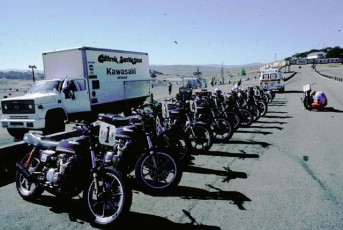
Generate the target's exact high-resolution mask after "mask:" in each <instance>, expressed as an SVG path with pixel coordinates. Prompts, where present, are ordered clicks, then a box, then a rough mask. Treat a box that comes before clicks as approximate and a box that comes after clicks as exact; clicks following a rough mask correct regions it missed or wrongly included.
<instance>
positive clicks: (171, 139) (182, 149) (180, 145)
mask: <svg viewBox="0 0 343 230" xmlns="http://www.w3.org/2000/svg"><path fill="white" fill-rule="evenodd" d="M157 146H158V149H159V150H161V151H165V152H167V153H172V154H174V156H175V157H176V159H179V160H180V161H184V160H186V159H187V158H188V157H189V155H190V148H191V146H190V142H189V140H188V137H187V136H186V134H184V133H176V132H170V131H166V132H165V133H163V134H161V135H160V136H159V137H158V139H157Z"/></svg>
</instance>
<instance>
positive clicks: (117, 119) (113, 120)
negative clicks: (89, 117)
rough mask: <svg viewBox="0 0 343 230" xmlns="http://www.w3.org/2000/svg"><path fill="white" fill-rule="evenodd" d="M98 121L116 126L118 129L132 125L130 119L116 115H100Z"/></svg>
mask: <svg viewBox="0 0 343 230" xmlns="http://www.w3.org/2000/svg"><path fill="white" fill-rule="evenodd" d="M98 120H99V121H103V122H105V123H108V124H111V125H114V126H116V127H120V126H125V125H129V124H130V117H123V116H121V115H119V114H114V113H105V114H104V113H101V114H99V115H98Z"/></svg>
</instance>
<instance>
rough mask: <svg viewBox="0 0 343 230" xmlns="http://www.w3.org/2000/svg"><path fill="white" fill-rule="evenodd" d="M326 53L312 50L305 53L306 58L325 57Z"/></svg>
mask: <svg viewBox="0 0 343 230" xmlns="http://www.w3.org/2000/svg"><path fill="white" fill-rule="evenodd" d="M325 56H326V53H324V52H314V53H310V54H308V55H307V59H320V58H325Z"/></svg>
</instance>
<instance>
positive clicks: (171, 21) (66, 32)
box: [0, 0, 343, 70]
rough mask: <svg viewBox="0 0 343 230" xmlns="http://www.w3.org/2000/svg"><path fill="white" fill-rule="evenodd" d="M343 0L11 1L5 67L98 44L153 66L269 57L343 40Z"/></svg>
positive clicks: (1, 16) (1, 38)
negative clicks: (143, 55)
mask: <svg viewBox="0 0 343 230" xmlns="http://www.w3.org/2000/svg"><path fill="white" fill-rule="evenodd" d="M342 12H343V1H342V0H308V1H306V0H128V1H123V0H121V1H117V0H97V1H94V0H92V1H89V0H82V1H81V0H54V1H52V0H4V1H3V2H2V3H1V8H0V23H1V24H0V25H1V30H0V69H12V68H15V69H28V65H36V66H37V67H38V69H40V70H43V63H42V52H44V51H51V50H55V49H63V48H72V47H77V46H91V47H98V48H110V49H119V50H131V51H140V52H147V53H149V62H150V64H165V65H173V64H184V65H203V64H222V63H224V65H242V64H250V63H256V62H259V63H268V62H272V61H274V59H275V58H276V59H278V60H279V59H284V58H286V57H289V56H291V55H293V54H294V53H297V52H304V51H308V50H310V49H321V48H325V47H332V46H341V47H342V46H343V45H342V42H343V16H342Z"/></svg>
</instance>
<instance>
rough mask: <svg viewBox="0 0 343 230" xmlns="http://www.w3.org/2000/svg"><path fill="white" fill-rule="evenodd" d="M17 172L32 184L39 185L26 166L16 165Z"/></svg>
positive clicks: (18, 163)
mask: <svg viewBox="0 0 343 230" xmlns="http://www.w3.org/2000/svg"><path fill="white" fill-rule="evenodd" d="M16 168H17V170H18V171H19V172H20V173H21V174H22V175H23V176H24V177H25V178H26V179H27V180H28V181H29V182H31V183H35V184H37V183H38V181H37V179H36V178H34V177H33V176H32V175H31V174H30V172H29V171H28V170H27V169H26V168H25V167H24V165H23V164H22V163H20V162H17V163H16Z"/></svg>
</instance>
